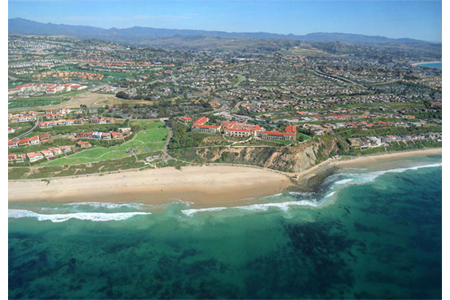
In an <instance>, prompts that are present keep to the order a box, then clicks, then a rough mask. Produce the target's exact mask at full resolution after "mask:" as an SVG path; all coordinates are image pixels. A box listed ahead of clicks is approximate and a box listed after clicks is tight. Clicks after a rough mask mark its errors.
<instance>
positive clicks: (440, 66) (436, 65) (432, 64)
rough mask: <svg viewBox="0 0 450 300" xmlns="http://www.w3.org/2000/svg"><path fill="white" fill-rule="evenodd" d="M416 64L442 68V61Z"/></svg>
mask: <svg viewBox="0 0 450 300" xmlns="http://www.w3.org/2000/svg"><path fill="white" fill-rule="evenodd" d="M417 66H419V67H424V68H433V69H439V70H442V62H438V63H425V64H418V65H417Z"/></svg>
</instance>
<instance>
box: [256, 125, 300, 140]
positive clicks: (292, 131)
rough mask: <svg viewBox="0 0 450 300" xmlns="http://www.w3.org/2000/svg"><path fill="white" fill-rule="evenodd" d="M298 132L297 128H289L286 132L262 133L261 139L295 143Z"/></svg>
mask: <svg viewBox="0 0 450 300" xmlns="http://www.w3.org/2000/svg"><path fill="white" fill-rule="evenodd" d="M296 132H297V128H296V127H295V126H287V127H286V132H278V131H262V132H261V134H260V137H261V138H262V139H263V140H281V141H295V138H296V136H297V134H296Z"/></svg>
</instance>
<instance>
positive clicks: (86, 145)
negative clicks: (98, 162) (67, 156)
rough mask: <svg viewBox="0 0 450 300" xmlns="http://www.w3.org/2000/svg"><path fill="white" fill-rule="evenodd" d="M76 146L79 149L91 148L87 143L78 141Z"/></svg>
mask: <svg viewBox="0 0 450 300" xmlns="http://www.w3.org/2000/svg"><path fill="white" fill-rule="evenodd" d="M77 146H78V147H81V148H89V147H91V144H90V143H89V142H84V141H78V142H77Z"/></svg>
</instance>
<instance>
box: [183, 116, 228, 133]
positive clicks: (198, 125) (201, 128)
mask: <svg viewBox="0 0 450 300" xmlns="http://www.w3.org/2000/svg"><path fill="white" fill-rule="evenodd" d="M208 121H209V119H208V118H207V117H201V118H199V119H197V120H195V121H194V124H193V125H192V127H191V130H192V131H194V132H206V133H216V132H219V131H220V128H221V127H222V126H220V125H204V124H205V123H206V122H208Z"/></svg>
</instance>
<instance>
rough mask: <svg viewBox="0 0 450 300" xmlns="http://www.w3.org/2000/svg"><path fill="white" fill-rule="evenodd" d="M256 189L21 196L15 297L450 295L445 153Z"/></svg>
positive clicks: (14, 211)
mask: <svg viewBox="0 0 450 300" xmlns="http://www.w3.org/2000/svg"><path fill="white" fill-rule="evenodd" d="M149 197H151V195H149ZM254 200H255V199H247V200H243V201H241V202H239V205H235V206H231V207H201V206H196V205H194V204H193V203H189V202H184V201H182V199H181V200H176V199H172V200H168V202H167V204H164V205H159V206H152V205H147V204H144V203H138V202H137V203H96V202H89V203H51V202H40V203H10V204H9V219H8V220H9V228H8V233H9V234H8V241H9V244H8V254H9V258H8V259H9V269H8V279H9V286H8V291H9V298H13V299H30V298H45V299H56V298H57V299H69V298H72V299H73V298H76V299H124V298H126V299H130V298H132V299H149V298H157V299H168V298H171V299H173V298H177V299H180V298H183V299H184V298H196V299H199V298H200V299H206V298H228V299H229V298H232V299H243V298H248V299H250V298H251V299H309V298H320V299H324V298H326V299H336V298H372V299H430V298H441V297H442V283H441V279H442V250H441V249H442V156H436V155H432V156H426V157H420V158H409V159H403V160H397V161H395V162H389V163H384V164H378V165H373V166H365V167H364V168H358V169H344V170H342V172H340V173H338V174H334V175H331V176H330V177H328V178H326V179H325V180H324V182H323V184H322V186H321V187H320V189H319V190H318V191H317V192H314V193H304V192H286V193H283V194H278V195H271V196H267V197H263V198H261V199H259V201H258V204H254ZM246 201H248V203H247V202H246Z"/></svg>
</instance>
